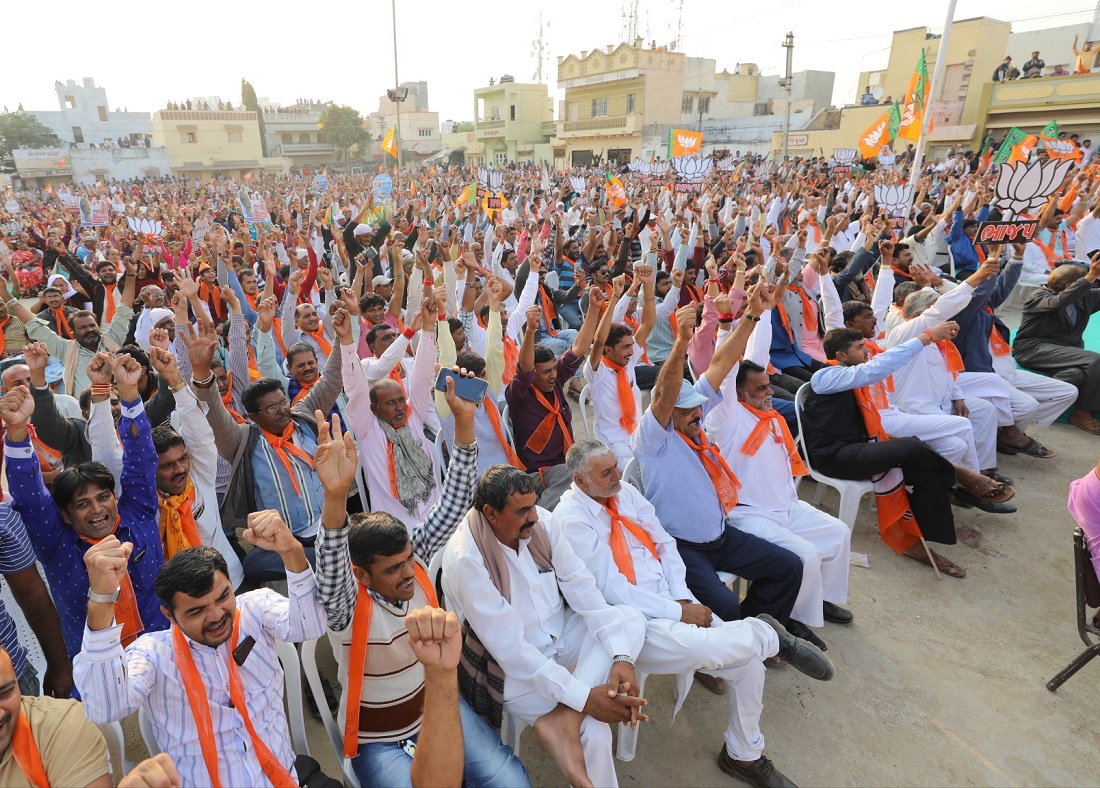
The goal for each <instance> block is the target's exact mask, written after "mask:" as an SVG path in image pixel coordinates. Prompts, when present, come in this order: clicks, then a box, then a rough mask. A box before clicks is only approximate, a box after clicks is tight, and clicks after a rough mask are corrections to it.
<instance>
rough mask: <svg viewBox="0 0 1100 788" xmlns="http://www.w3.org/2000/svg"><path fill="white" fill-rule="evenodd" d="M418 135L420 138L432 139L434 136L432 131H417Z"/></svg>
mask: <svg viewBox="0 0 1100 788" xmlns="http://www.w3.org/2000/svg"><path fill="white" fill-rule="evenodd" d="M416 133H417V135H418V136H420V137H430V136H432V130H431V129H417V130H416Z"/></svg>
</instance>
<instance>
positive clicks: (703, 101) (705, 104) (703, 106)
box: [699, 96, 710, 115]
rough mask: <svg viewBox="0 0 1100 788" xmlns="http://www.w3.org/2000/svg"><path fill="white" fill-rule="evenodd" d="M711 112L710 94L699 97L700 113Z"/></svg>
mask: <svg viewBox="0 0 1100 788" xmlns="http://www.w3.org/2000/svg"><path fill="white" fill-rule="evenodd" d="M707 112H710V96H700V97H699V114H700V115H702V114H704V113H707Z"/></svg>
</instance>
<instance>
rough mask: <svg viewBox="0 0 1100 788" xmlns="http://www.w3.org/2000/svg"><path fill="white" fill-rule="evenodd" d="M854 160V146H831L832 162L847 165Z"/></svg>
mask: <svg viewBox="0 0 1100 788" xmlns="http://www.w3.org/2000/svg"><path fill="white" fill-rule="evenodd" d="M855 160H856V149H855V148H833V164H834V165H836V164H839V165H847V164H851V163H852V162H853V161H855Z"/></svg>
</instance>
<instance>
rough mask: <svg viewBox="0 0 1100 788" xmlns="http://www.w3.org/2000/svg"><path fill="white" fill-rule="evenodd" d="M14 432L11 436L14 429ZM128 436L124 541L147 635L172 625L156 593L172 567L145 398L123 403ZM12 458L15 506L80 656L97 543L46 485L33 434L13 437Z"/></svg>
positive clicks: (122, 430) (121, 504)
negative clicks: (129, 547)
mask: <svg viewBox="0 0 1100 788" xmlns="http://www.w3.org/2000/svg"><path fill="white" fill-rule="evenodd" d="M9 434H10V433H9ZM118 435H119V439H120V440H121V441H122V479H121V487H122V495H121V496H119V498H118V514H119V523H118V528H116V529H115V536H117V537H118V540H119V541H120V542H130V543H132V544H133V546H134V549H133V552H132V553H131V554H130V568H129V572H130V582H131V583H132V584H133V586H134V595H135V596H136V597H137V603H138V611H139V613H140V614H141V623H142V625H143V626H144V628H145V631H146V632H155V631H158V630H162V629H168V619H166V618H165V617H164V614H163V613H161V612H160V601H159V600H158V599H157V596H156V594H155V593H153V583H154V581H155V580H156V577H157V572H158V571H159V570H160V568H161V566H162V565H163V564H164V549H163V548H162V547H161V541H160V508H159V506H158V503H157V452H156V449H155V448H153V438H152V428H151V427H150V425H149V417H148V416H147V415H146V414H145V406H144V405H143V404H142V402H141V400H140V399H138V400H135V401H134V402H122V417H121V418H120V419H119V422H118ZM4 452H5V454H6V455H7V458H8V462H7V463H6V465H7V474H8V489H9V490H10V491H11V496H12V498H13V499H14V504H13V508H14V509H15V511H17V512H19V514H20V515H22V516H23V520H24V521H25V522H29V523H33V524H34V525H33V527H31V528H29V529H28V530H27V536H29V537H30V541H31V545H32V546H33V547H34V552H35V555H37V556H38V560H39V561H40V562H42V566H43V567H44V568H45V570H46V581H47V582H48V583H49V586H50V592H51V593H52V594H53V601H54V604H55V605H56V606H57V613H58V615H59V616H60V617H61V631H62V633H63V634H64V636H65V648H66V650H67V651H68V652H69V658H70V659H71V658H73V657H75V656H76V655H77V654H78V653H80V644H81V641H82V640H83V638H84V624H85V621H86V619H87V616H88V588H89V584H88V570H87V568H86V567H85V566H84V553H85V552H86V551H87V550H88V548H89V547H90V545H89V543H88V542H85V541H84V540H83V539H82V538H81V537H80V535H79V534H78V533H77V532H76V531H75V530H73V528H72V526H70V525H69V524H68V523H66V522H65V521H64V520H62V519H61V513H60V512H59V511H58V510H57V505H56V504H55V503H54V500H53V498H52V497H51V496H50V492H49V490H47V489H46V485H45V484H44V483H43V482H42V471H41V470H40V467H39V462H38V456H37V455H36V454H35V452H34V447H33V446H31V441H30V438H29V437H28V438H26V439H24V440H23V441H20V442H19V443H12V441H11V440H10V439H6V440H5V446H4Z"/></svg>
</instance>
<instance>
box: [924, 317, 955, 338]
mask: <svg viewBox="0 0 1100 788" xmlns="http://www.w3.org/2000/svg"><path fill="white" fill-rule="evenodd" d="M925 333H926V334H928V336H930V337H932V341H933V342H942V341H943V340H945V339H954V338H955V337H956V336H958V335H959V324H958V323H956V322H955V321H954V320H948V321H947V322H945V323H940V324H939V325H936V326H932V328H930V329H928V330H927V331H926V332H925Z"/></svg>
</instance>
